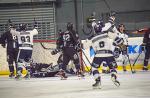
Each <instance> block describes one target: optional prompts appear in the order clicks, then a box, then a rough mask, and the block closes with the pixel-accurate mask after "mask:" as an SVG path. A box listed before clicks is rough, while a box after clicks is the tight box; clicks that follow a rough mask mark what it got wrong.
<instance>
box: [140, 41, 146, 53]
mask: <svg viewBox="0 0 150 98" xmlns="http://www.w3.org/2000/svg"><path fill="white" fill-rule="evenodd" d="M140 46H141V49H142V51H145V43H142V44H141V45H140Z"/></svg>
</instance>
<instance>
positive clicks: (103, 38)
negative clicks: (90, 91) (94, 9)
mask: <svg viewBox="0 0 150 98" xmlns="http://www.w3.org/2000/svg"><path fill="white" fill-rule="evenodd" d="M114 20H115V16H114V15H111V16H110V20H109V21H108V23H105V25H104V27H103V28H102V30H101V33H97V34H96V35H95V36H94V37H93V38H91V45H92V47H93V49H94V51H95V53H96V54H95V57H94V60H93V62H92V72H93V76H94V78H95V81H96V82H95V83H94V84H93V85H92V86H93V87H94V88H99V87H100V85H101V76H100V73H99V71H98V68H99V67H100V65H101V64H102V62H106V63H107V65H108V67H109V68H110V72H111V79H112V81H113V82H114V84H115V85H116V86H119V85H120V83H119V81H118V80H117V75H116V74H117V71H116V68H117V63H116V61H115V59H114V56H113V52H112V41H111V40H114V44H115V45H118V44H121V43H122V42H123V40H122V39H121V38H119V37H118V33H119V31H118V30H117V29H116V27H115V25H114Z"/></svg>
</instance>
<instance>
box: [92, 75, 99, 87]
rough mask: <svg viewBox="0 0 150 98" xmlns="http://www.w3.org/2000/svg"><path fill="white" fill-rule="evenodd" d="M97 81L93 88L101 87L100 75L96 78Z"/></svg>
mask: <svg viewBox="0 0 150 98" xmlns="http://www.w3.org/2000/svg"><path fill="white" fill-rule="evenodd" d="M95 81H96V82H95V83H94V84H93V85H92V87H93V89H101V81H100V77H99V78H97V79H96V80H95Z"/></svg>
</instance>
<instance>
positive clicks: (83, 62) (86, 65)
mask: <svg viewBox="0 0 150 98" xmlns="http://www.w3.org/2000/svg"><path fill="white" fill-rule="evenodd" d="M83 63H84V65H85V67H86V69H87V70H88V71H89V73H90V74H91V69H89V68H88V67H87V65H86V63H85V61H84V60H83Z"/></svg>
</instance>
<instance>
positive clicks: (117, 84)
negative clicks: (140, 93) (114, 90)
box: [111, 75, 120, 87]
mask: <svg viewBox="0 0 150 98" xmlns="http://www.w3.org/2000/svg"><path fill="white" fill-rule="evenodd" d="M111 80H112V81H113V83H114V84H115V85H116V86H117V87H119V86H120V82H119V81H118V80H117V79H116V76H115V75H112V77H111Z"/></svg>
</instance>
